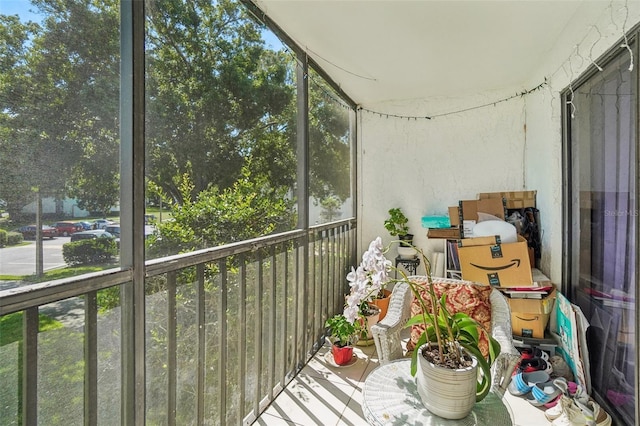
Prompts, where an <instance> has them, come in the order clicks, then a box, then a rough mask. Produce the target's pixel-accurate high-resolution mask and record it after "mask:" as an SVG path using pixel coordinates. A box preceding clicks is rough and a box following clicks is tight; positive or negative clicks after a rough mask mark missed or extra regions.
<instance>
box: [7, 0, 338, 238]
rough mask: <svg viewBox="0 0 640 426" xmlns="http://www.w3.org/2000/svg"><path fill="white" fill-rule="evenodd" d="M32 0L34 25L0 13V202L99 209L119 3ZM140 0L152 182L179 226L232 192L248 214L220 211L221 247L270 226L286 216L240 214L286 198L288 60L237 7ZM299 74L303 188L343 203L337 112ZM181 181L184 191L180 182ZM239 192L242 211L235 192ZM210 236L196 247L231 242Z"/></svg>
mask: <svg viewBox="0 0 640 426" xmlns="http://www.w3.org/2000/svg"><path fill="white" fill-rule="evenodd" d="M32 4H33V5H34V6H35V7H36V8H37V9H38V11H39V12H40V14H41V16H42V17H43V19H42V20H41V21H39V22H38V23H32V22H22V21H20V19H19V18H18V17H17V16H5V15H0V23H2V29H1V30H0V53H1V55H0V67H1V69H0V71H1V75H0V101H1V102H2V108H1V109H0V169H2V170H3V173H2V174H0V199H2V200H5V201H7V203H8V209H9V211H10V214H11V215H12V216H14V215H17V213H18V212H19V210H20V209H21V208H22V207H23V206H24V205H25V204H27V203H28V202H30V201H32V200H33V198H34V195H33V192H32V190H33V189H34V188H37V189H38V190H39V191H40V193H41V194H42V196H45V197H46V196H54V197H56V198H58V199H61V198H63V197H65V196H70V197H75V198H76V199H77V200H78V206H79V207H81V208H84V209H87V210H90V211H95V212H101V213H102V214H103V215H104V214H105V213H106V212H107V211H108V210H109V209H110V208H111V207H112V206H113V205H115V204H116V203H117V201H118V197H119V186H120V185H119V179H120V175H119V143H120V141H119V131H120V129H119V126H120V120H119V113H120V112H119V99H120V93H119V90H120V89H119V87H120V75H119V73H120V71H119V65H120V57H119V56H120V39H119V37H120V33H119V25H120V20H119V19H120V17H119V2H118V1H117V0H32ZM145 5H146V13H147V32H146V40H145V49H146V86H145V93H146V123H147V127H146V131H145V144H146V163H145V173H146V178H147V182H148V183H149V185H150V187H154V188H158V189H159V190H161V192H162V194H164V197H165V200H166V201H168V202H170V203H171V205H172V206H173V207H174V208H175V209H178V211H177V212H176V213H177V214H176V215H174V216H175V217H178V220H179V219H180V209H181V208H182V207H183V206H185V208H186V209H188V208H190V207H192V206H193V205H194V204H197V203H201V202H202V201H201V200H202V199H215V201H211V202H213V203H214V204H217V205H218V207H224V200H230V199H232V198H233V197H235V200H234V202H238V203H239V204H238V205H242V206H244V207H246V208H247V209H248V211H247V212H246V213H243V214H242V215H240V214H239V210H238V209H237V208H234V207H230V208H231V209H232V212H233V213H232V215H235V218H234V220H233V221H232V222H234V223H236V222H237V220H238V219H240V217H241V216H243V217H244V220H245V221H246V222H245V224H244V225H243V226H244V229H242V230H241V229H239V228H240V225H239V222H237V223H238V225H237V226H235V228H234V232H235V234H234V237H233V240H237V239H238V238H239V237H240V236H246V237H247V238H251V237H255V236H258V235H261V234H260V233H269V232H273V231H274V229H281V227H282V226H283V224H284V223H289V222H290V220H289V216H290V215H291V214H292V213H293V210H290V211H289V212H287V214H286V215H285V216H286V220H283V221H278V220H275V221H274V222H272V223H273V224H274V226H273V227H270V226H267V225H266V224H264V223H262V222H261V221H262V217H252V216H251V214H253V215H264V214H265V211H264V209H262V207H259V206H257V205H256V203H257V202H258V201H257V200H270V202H272V203H274V206H273V209H272V212H271V213H274V212H277V215H283V214H284V212H283V211H282V210H281V209H282V208H283V206H288V207H289V208H292V206H293V205H294V202H296V200H295V194H296V192H295V184H296V181H297V179H296V173H297V158H296V153H297V129H296V124H297V114H298V108H297V99H296V96H297V92H296V81H295V75H296V73H295V70H296V66H297V63H296V60H295V58H294V57H293V56H292V55H291V54H290V53H288V52H286V51H284V50H281V51H275V50H272V49H269V48H267V47H266V46H265V42H264V40H263V32H264V31H265V28H264V27H263V26H262V25H261V24H259V23H256V22H254V21H253V19H252V17H251V16H250V15H249V13H248V12H247V10H246V9H245V8H244V7H243V6H242V5H240V4H239V3H238V2H237V1H232V0H218V1H214V2H212V1H210V0H189V1H186V0H154V1H149V2H146V4H145ZM310 76H311V77H312V78H311V79H310V81H311V90H310V100H309V102H310V107H309V110H310V115H311V116H310V122H309V127H310V130H309V132H310V143H309V150H310V154H309V155H310V163H311V168H310V173H311V176H310V179H309V182H310V193H311V195H312V196H313V197H315V198H316V199H317V200H323V199H331V197H334V198H336V199H337V200H339V201H340V202H343V201H344V200H345V199H346V198H347V197H348V196H349V195H350V174H349V168H350V152H349V146H350V143H349V142H350V141H349V140H348V137H349V131H350V129H349V118H350V117H349V112H348V111H347V110H345V108H344V106H343V105H341V104H340V102H335V99H331V97H332V96H335V95H331V93H330V92H331V91H330V90H329V89H328V87H327V86H326V84H324V83H322V81H321V78H320V77H319V76H318V75H316V74H315V73H310ZM185 174H187V175H188V176H189V179H190V182H191V184H192V185H191V186H190V189H189V191H185V190H184V189H185V188H184V187H181V186H180V185H181V182H182V177H183V176H184V175H185ZM249 191H254V193H253V194H251V195H252V197H254V198H252V199H251V202H250V203H248V204H247V203H246V202H245V200H244V198H243V199H242V200H240V197H247V196H248V195H249ZM234 193H235V195H234ZM276 196H278V197H280V198H276ZM301 202H306V200H304V201H301ZM327 202H328V201H327ZM228 203H229V204H231V201H228ZM271 213H270V214H268V215H267V216H270V217H271ZM283 217H284V216H283ZM212 218H213V216H210V218H209V219H207V221H206V222H207V224H208V225H209V226H211V225H213V222H212V220H213V219H212ZM271 219H274V218H273V217H271ZM185 220H186V219H185ZM218 220H219V221H220V224H221V225H222V226H220V225H218V226H212V228H213V229H221V228H224V225H225V224H226V222H225V221H226V219H225V216H224V215H222V214H219V215H218ZM186 223H188V224H189V226H192V225H194V226H195V222H193V221H191V222H190V221H189V220H187V221H186ZM255 224H261V225H260V226H256V225H255ZM282 229H286V228H282ZM247 231H250V232H247ZM208 232H213V231H207V232H204V233H203V235H205V236H204V237H203V238H204V241H203V243H204V244H212V243H214V242H215V243H216V244H219V243H223V242H229V241H231V239H230V238H229V235H225V234H224V233H223V234H221V235H209V234H208ZM256 232H259V233H256Z"/></svg>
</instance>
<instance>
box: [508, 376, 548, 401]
mask: <svg viewBox="0 0 640 426" xmlns="http://www.w3.org/2000/svg"><path fill="white" fill-rule="evenodd" d="M549 379H550V377H549V375H548V374H547V373H546V372H544V371H533V372H531V373H518V374H516V375H515V376H513V377H512V378H511V382H510V383H509V386H508V387H507V389H509V392H510V393H511V395H514V396H522V395H526V394H528V393H529V392H531V389H532V388H533V387H534V386H535V385H537V384H539V383H546V382H548V381H549Z"/></svg>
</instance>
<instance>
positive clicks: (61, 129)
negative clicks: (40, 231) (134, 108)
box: [0, 0, 119, 214]
mask: <svg viewBox="0 0 640 426" xmlns="http://www.w3.org/2000/svg"><path fill="white" fill-rule="evenodd" d="M33 4H34V5H35V6H37V7H38V8H39V9H40V10H41V11H42V13H43V14H44V16H45V18H44V20H43V21H42V24H36V23H22V22H21V21H20V20H19V19H18V17H17V16H5V15H0V20H1V21H2V24H3V26H2V28H3V31H2V33H0V49H1V50H2V52H3V53H7V55H6V56H4V57H3V60H2V65H1V66H2V70H1V71H2V73H1V79H2V80H1V83H2V84H0V99H1V100H2V106H3V108H2V110H0V117H1V118H0V152H2V154H3V155H2V156H1V157H0V167H1V168H2V169H3V170H6V171H7V173H6V174H5V175H4V176H3V178H1V179H2V180H0V198H2V199H4V200H6V201H7V203H8V204H10V205H11V207H10V209H9V210H10V213H11V212H12V213H14V214H16V213H17V212H18V211H19V208H21V207H22V206H23V205H24V204H25V202H26V201H28V200H30V199H31V198H32V196H31V195H30V194H29V192H30V189H31V188H38V189H39V191H40V193H41V194H42V195H43V196H54V197H56V198H61V197H63V196H65V195H67V194H68V193H69V192H71V193H73V191H69V188H70V186H71V185H72V184H73V181H72V180H71V178H70V177H71V176H73V173H74V171H75V169H76V167H77V165H78V164H82V159H83V157H84V158H86V157H88V158H90V157H91V156H92V155H94V154H95V153H100V155H102V156H104V157H105V158H104V163H105V164H108V169H109V171H110V173H111V175H114V174H115V173H116V172H117V164H118V163H117V153H118V111H119V110H118V105H119V35H118V34H119V32H118V28H119V14H118V7H117V5H118V2H116V1H115V0H109V1H98V0H95V1H93V0H37V1H33ZM96 46H99V48H96ZM114 160H115V163H114ZM84 166H85V168H87V167H86V165H84ZM91 170H92V171H93V170H95V169H91ZM82 182H83V181H78V182H76V184H77V185H76V186H77V187H78V188H79V189H81V188H82ZM84 189H85V192H86V193H88V194H92V192H91V191H87V188H84Z"/></svg>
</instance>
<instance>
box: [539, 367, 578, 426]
mask: <svg viewBox="0 0 640 426" xmlns="http://www.w3.org/2000/svg"><path fill="white" fill-rule="evenodd" d="M553 383H554V384H555V385H556V386H557V387H558V388H559V389H560V390H561V391H562V395H561V397H560V398H559V399H558V400H557V401H556V404H553V405H552V404H550V403H549V404H545V407H547V408H548V409H547V410H546V411H545V412H544V415H545V417H546V418H547V419H548V420H549V421H552V420H554V419H556V418H558V417H560V416H561V415H562V413H563V412H564V411H565V410H566V409H567V408H568V407H570V406H571V405H572V404H574V401H577V402H579V403H581V404H587V403H588V402H589V394H588V393H587V392H586V391H585V390H584V388H583V387H582V385H578V384H576V383H574V382H567V381H566V380H565V378H564V377H558V378H557V379H555V380H554V381H553Z"/></svg>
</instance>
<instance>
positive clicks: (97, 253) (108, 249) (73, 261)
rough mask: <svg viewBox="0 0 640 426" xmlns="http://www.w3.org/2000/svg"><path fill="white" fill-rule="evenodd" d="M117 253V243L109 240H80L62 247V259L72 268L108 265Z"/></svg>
mask: <svg viewBox="0 0 640 426" xmlns="http://www.w3.org/2000/svg"><path fill="white" fill-rule="evenodd" d="M117 253H118V250H117V248H116V243H115V241H113V240H111V239H109V238H94V239H91V240H80V241H75V242H73V243H66V244H64V245H63V246H62V257H63V258H64V261H65V262H66V263H67V264H68V265H71V266H75V265H91V264H96V263H106V262H108V261H110V260H111V259H112V258H113V257H114V256H115V255H116V254H117Z"/></svg>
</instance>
